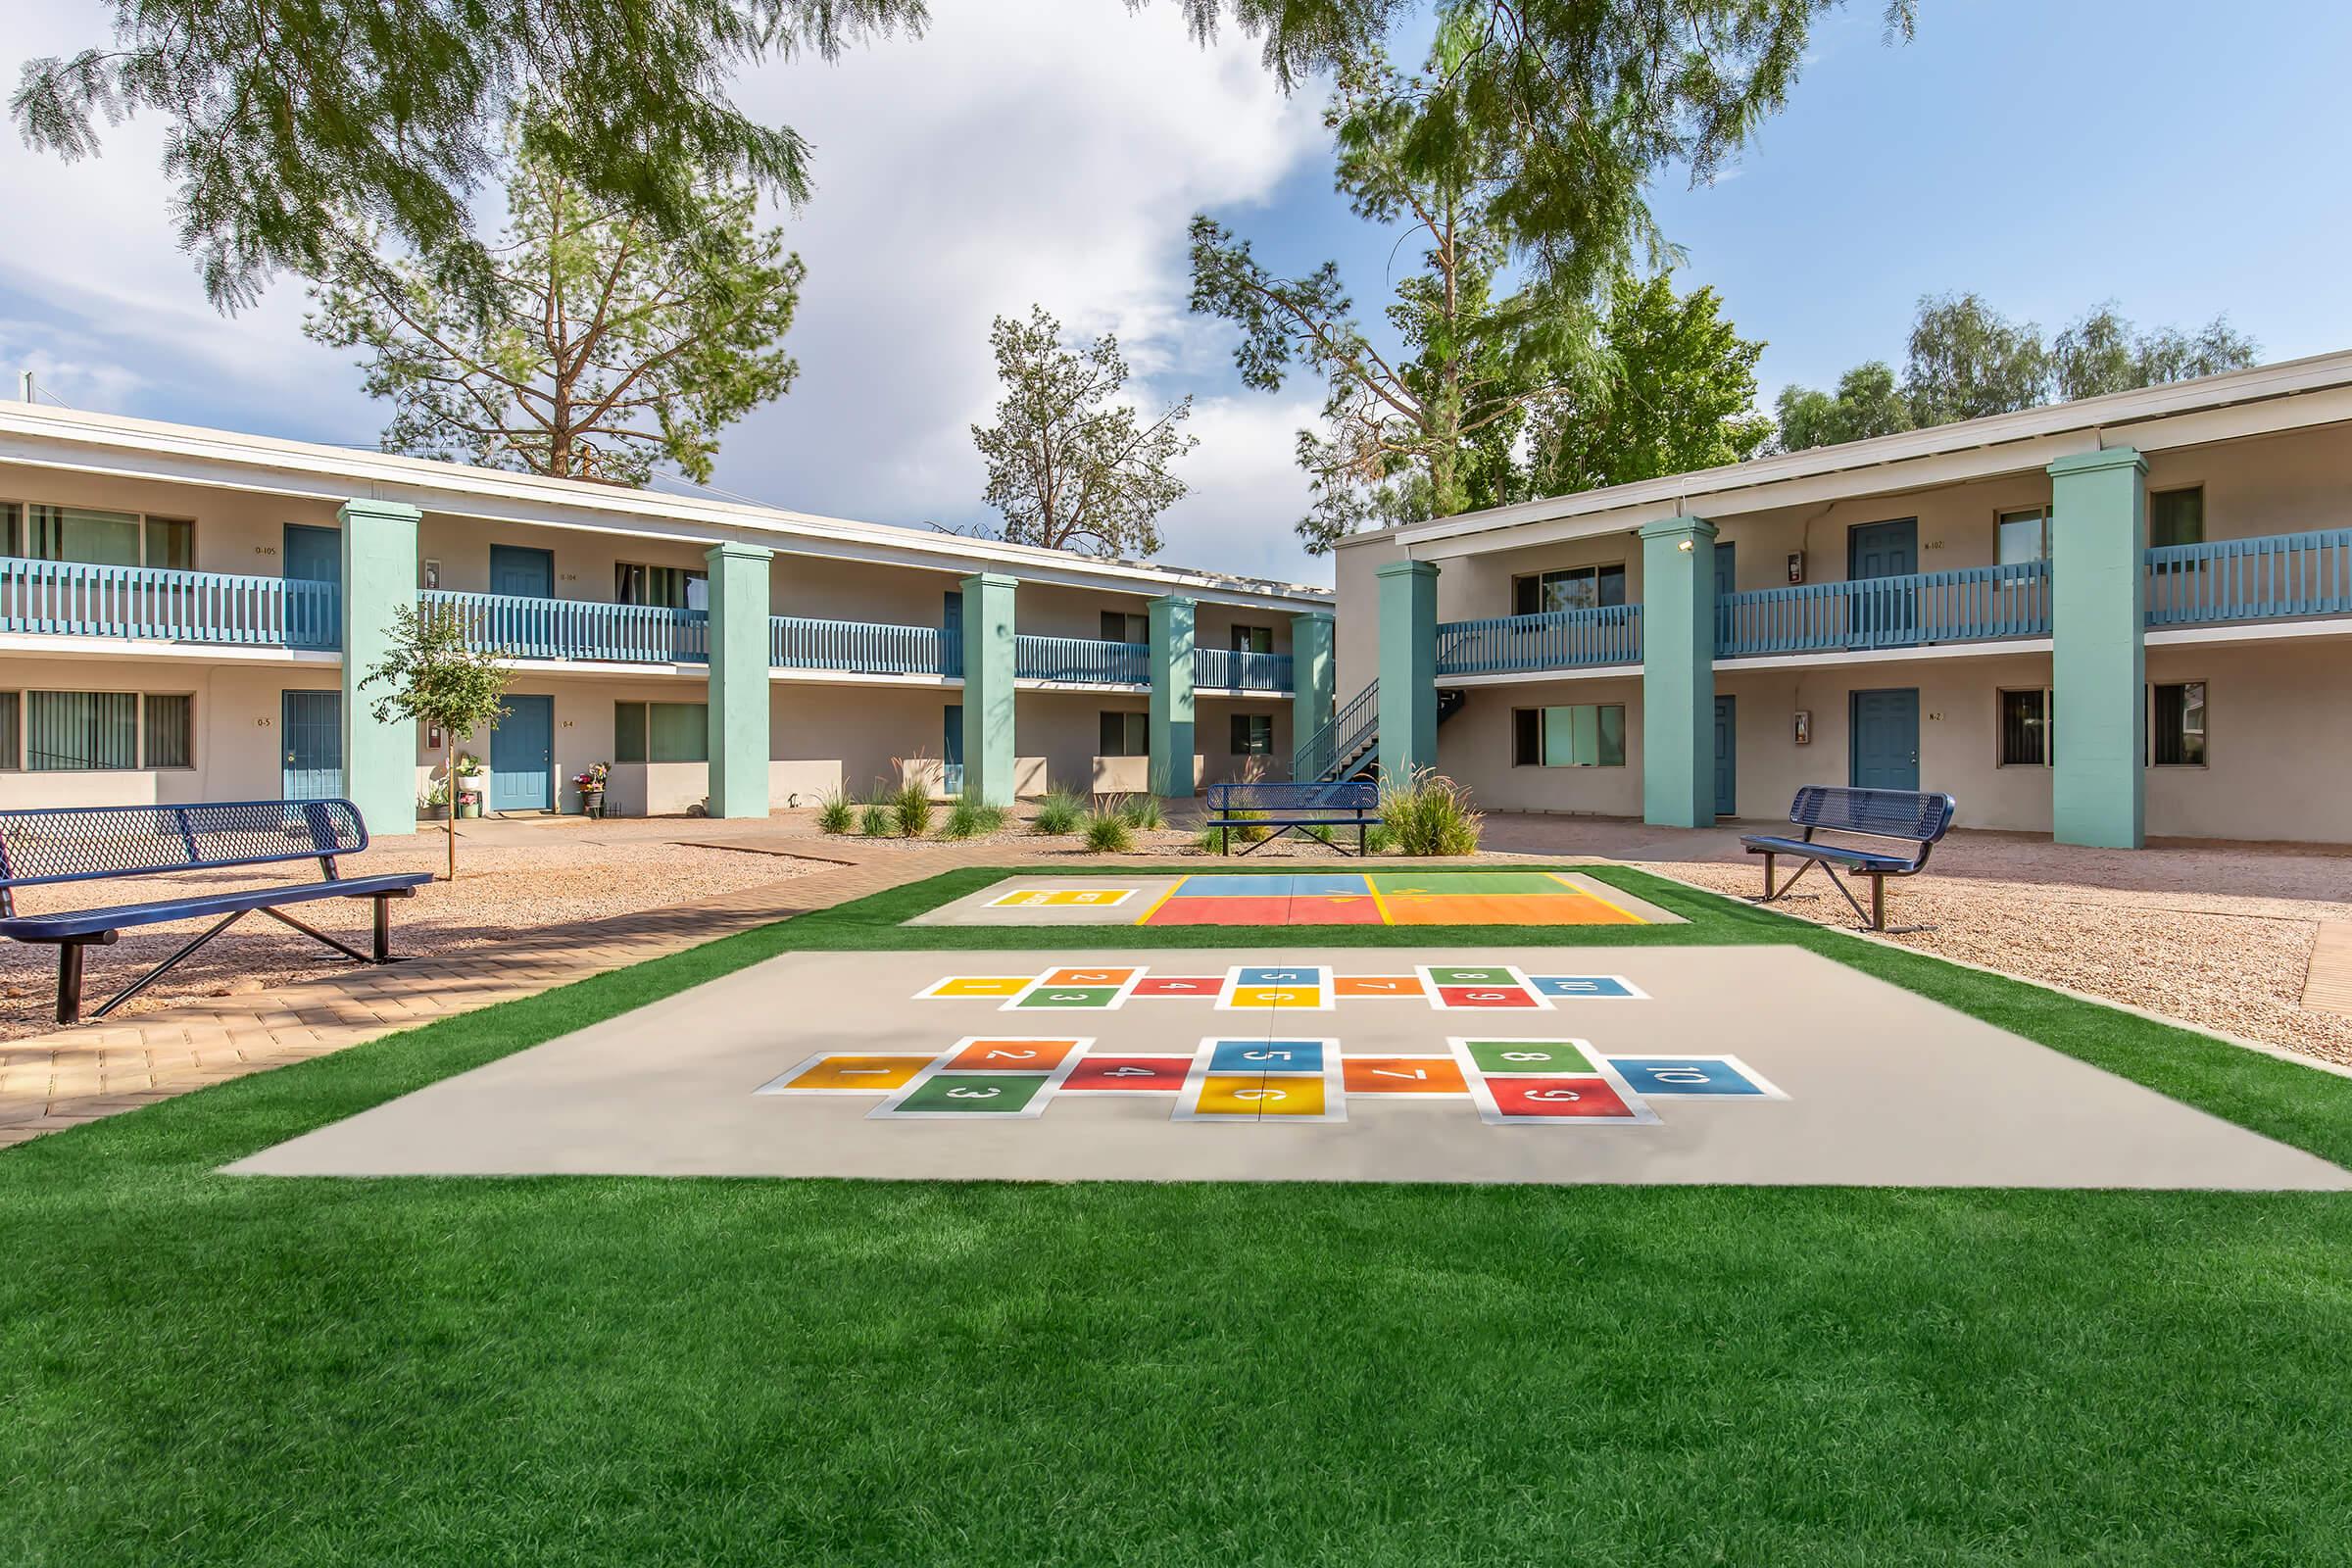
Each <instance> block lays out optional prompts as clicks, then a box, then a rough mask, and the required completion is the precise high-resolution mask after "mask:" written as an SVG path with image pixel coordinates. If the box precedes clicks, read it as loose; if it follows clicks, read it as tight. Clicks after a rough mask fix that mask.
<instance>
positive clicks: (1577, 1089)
mask: <svg viewBox="0 0 2352 1568" xmlns="http://www.w3.org/2000/svg"><path fill="white" fill-rule="evenodd" d="M1487 1088H1488V1090H1489V1091H1490V1092H1491V1093H1493V1095H1494V1096H1495V1109H1497V1110H1499V1111H1501V1112H1502V1113H1503V1114H1504V1115H1505V1116H1593V1117H1600V1118H1603V1119H1613V1120H1617V1121H1631V1120H1634V1119H1635V1117H1634V1107H1633V1106H1631V1105H1629V1104H1627V1103H1625V1102H1624V1100H1622V1099H1621V1098H1619V1096H1618V1094H1617V1091H1616V1090H1614V1089H1612V1088H1610V1087H1609V1081H1608V1080H1607V1079H1606V1078H1489V1079H1488V1080H1487Z"/></svg>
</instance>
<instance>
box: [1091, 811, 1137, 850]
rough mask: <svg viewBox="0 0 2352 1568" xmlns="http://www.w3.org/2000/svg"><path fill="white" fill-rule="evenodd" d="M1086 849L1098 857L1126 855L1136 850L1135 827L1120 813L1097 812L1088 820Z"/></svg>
mask: <svg viewBox="0 0 2352 1568" xmlns="http://www.w3.org/2000/svg"><path fill="white" fill-rule="evenodd" d="M1086 847H1087V849H1088V850H1090V851H1092V852H1093V853H1094V854H1096V855H1124V854H1126V853H1127V852H1128V851H1129V850H1132V849H1134V848H1135V825H1134V824H1133V823H1131V822H1129V821H1128V820H1127V818H1126V817H1125V816H1124V815H1122V814H1121V813H1120V812H1118V811H1097V812H1095V813H1094V814H1093V815H1092V816H1090V817H1088V818H1087V819H1086Z"/></svg>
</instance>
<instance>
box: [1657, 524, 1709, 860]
mask: <svg viewBox="0 0 2352 1568" xmlns="http://www.w3.org/2000/svg"><path fill="white" fill-rule="evenodd" d="M1642 821H1644V822H1647V823H1650V824H1651V825H1653V826H1656V827H1713V826H1714V825H1715V525H1714V524H1713V523H1711V522H1709V521H1707V520H1706V519H1705V518H1703V517H1661V518H1659V519H1658V520H1657V521H1656V522H1653V523H1649V524H1647V525H1646V526H1644V527H1643V528H1642Z"/></svg>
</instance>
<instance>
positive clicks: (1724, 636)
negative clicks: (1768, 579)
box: [1715, 561, 2050, 659]
mask: <svg viewBox="0 0 2352 1568" xmlns="http://www.w3.org/2000/svg"><path fill="white" fill-rule="evenodd" d="M2049 634H2050V567H2049V563H2047V562H2043V561H2034V562H2028V563H2025V564H2021V565H2014V566H1971V567H1967V568H1965V569H1963V570H1959V571H1928V572H1917V573H1913V574H1911V575H1908V576H1901V577H1866V578H1862V579H1860V580H1857V581H1853V582H1823V583H1809V584H1806V585H1805V586H1803V587H1801V588H1765V589H1759V590H1756V591H1754V592H1750V593H1743V594H1728V595H1726V596H1725V597H1724V598H1722V599H1720V600H1718V601H1717V602H1716V606H1715V652H1716V654H1717V655H1718V656H1719V657H1722V658H1727V659H1730V658H1738V657H1740V656H1742V655H1751V654H1797V653H1818V652H1830V651H1839V650H1851V649H1871V648H1914V647H1918V646H1920V645H1921V644H1924V643H1954V642H1976V641H1983V640H1985V639H1987V638H1995V637H2047V636H2048V635H2049Z"/></svg>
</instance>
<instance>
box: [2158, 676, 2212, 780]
mask: <svg viewBox="0 0 2352 1568" xmlns="http://www.w3.org/2000/svg"><path fill="white" fill-rule="evenodd" d="M2207 716H2208V711H2207V708H2206V702H2205V683H2204V682H2203V681H2201V680H2181V681H2165V682H2159V683H2157V684H2155V685H2152V686H2150V687H2149V688H2148V764H2149V765H2150V766H2151V767H2203V766H2204V765H2205V741H2206V735H2205V725H2206V719H2207Z"/></svg>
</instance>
